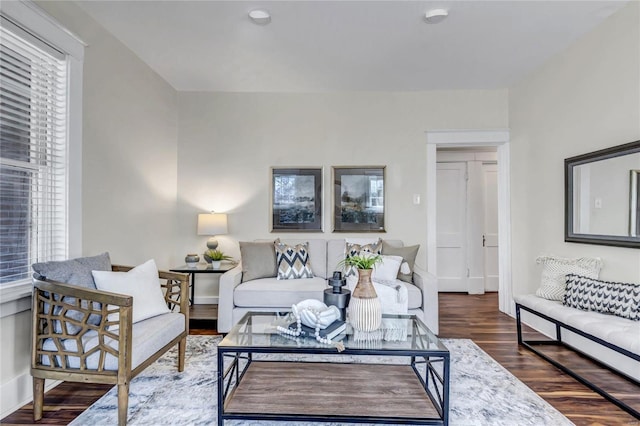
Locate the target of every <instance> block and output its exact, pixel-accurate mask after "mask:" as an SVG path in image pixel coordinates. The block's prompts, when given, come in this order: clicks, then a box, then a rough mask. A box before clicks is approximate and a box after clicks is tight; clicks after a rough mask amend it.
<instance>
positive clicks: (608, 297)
mask: <svg viewBox="0 0 640 426" xmlns="http://www.w3.org/2000/svg"><path fill="white" fill-rule="evenodd" d="M563 304H564V305H565V306H569V307H572V308H578V309H582V310H584V311H596V312H601V313H603V314H611V315H617V316H619V317H622V318H627V319H630V320H633V321H640V284H627V283H615V282H609V281H601V280H596V279H593V278H588V277H583V276H581V275H575V274H568V275H567V291H566V293H565V295H564V301H563Z"/></svg>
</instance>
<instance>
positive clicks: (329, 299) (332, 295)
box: [324, 288, 351, 321]
mask: <svg viewBox="0 0 640 426" xmlns="http://www.w3.org/2000/svg"><path fill="white" fill-rule="evenodd" d="M339 290H340V293H336V292H335V291H334V290H333V289H332V288H328V289H326V290H325V291H324V304H325V305H327V306H329V305H334V306H335V307H336V308H338V309H339V310H340V319H341V320H343V321H346V319H347V306H348V305H349V299H351V292H350V291H349V290H348V289H346V288H341V289H339Z"/></svg>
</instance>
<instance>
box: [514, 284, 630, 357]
mask: <svg viewBox="0 0 640 426" xmlns="http://www.w3.org/2000/svg"><path fill="white" fill-rule="evenodd" d="M514 299H515V301H516V303H519V304H521V305H524V306H526V307H529V308H531V309H533V310H534V311H536V312H540V313H541V314H544V315H547V316H549V317H551V318H553V319H556V320H558V321H561V322H563V323H564V324H567V325H570V326H572V327H575V328H577V329H578V330H581V331H584V332H585V333H589V334H591V335H592V336H595V337H598V338H600V339H602V340H604V341H606V342H609V343H612V344H614V345H616V346H619V347H621V348H623V349H626V350H628V351H630V352H633V353H635V354H638V355H640V323H639V322H637V321H631V320H628V319H625V318H620V317H617V316H614V315H607V314H601V313H599V312H589V311H582V310H580V309H575V308H570V307H567V306H564V305H563V304H562V302H557V301H552V300H547V299H543V298H541V297H537V296H535V295H533V294H527V295H520V296H515V297H514Z"/></svg>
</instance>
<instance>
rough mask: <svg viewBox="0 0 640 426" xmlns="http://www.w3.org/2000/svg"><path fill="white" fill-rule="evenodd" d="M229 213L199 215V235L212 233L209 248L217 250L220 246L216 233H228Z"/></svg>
mask: <svg viewBox="0 0 640 426" xmlns="http://www.w3.org/2000/svg"><path fill="white" fill-rule="evenodd" d="M227 232H229V231H228V229H227V215H226V213H214V212H211V213H201V214H199V215H198V235H211V238H209V240H208V241H207V248H210V249H211V250H215V249H216V247H218V240H216V239H215V237H214V236H215V235H223V234H226V233H227Z"/></svg>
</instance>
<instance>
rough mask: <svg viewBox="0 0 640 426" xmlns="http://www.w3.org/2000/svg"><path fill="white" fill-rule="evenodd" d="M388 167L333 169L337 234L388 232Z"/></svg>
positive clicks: (334, 228) (334, 211)
mask: <svg viewBox="0 0 640 426" xmlns="http://www.w3.org/2000/svg"><path fill="white" fill-rule="evenodd" d="M384 172H385V167H384V166H370V167H352V166H348V167H333V231H334V232H385V228H384V206H385V204H384Z"/></svg>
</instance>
